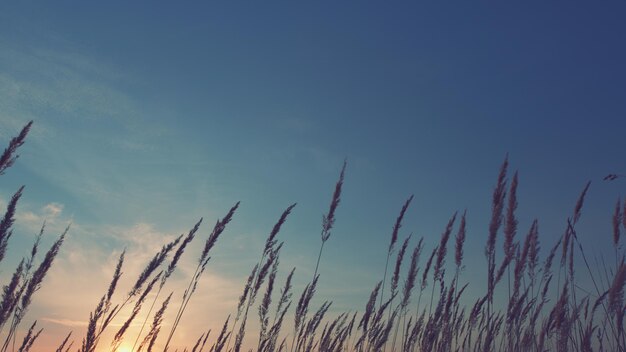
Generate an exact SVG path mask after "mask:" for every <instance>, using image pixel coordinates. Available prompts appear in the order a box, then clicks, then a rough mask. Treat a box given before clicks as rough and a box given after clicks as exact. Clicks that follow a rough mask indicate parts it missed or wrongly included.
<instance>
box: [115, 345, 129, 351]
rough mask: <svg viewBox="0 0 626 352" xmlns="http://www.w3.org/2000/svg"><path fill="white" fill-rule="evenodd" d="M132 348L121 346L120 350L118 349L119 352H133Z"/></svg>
mask: <svg viewBox="0 0 626 352" xmlns="http://www.w3.org/2000/svg"><path fill="white" fill-rule="evenodd" d="M131 351H132V348H131V347H130V346H128V345H121V346H120V348H118V349H117V352H131Z"/></svg>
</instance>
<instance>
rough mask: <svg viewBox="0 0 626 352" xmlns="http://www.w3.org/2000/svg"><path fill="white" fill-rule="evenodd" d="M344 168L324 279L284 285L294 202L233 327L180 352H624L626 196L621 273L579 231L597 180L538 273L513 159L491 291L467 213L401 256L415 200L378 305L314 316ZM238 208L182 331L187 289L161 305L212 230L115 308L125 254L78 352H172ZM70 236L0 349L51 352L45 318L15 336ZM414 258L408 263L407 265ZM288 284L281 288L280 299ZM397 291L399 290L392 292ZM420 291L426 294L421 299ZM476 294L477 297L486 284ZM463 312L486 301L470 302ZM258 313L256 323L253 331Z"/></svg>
mask: <svg viewBox="0 0 626 352" xmlns="http://www.w3.org/2000/svg"><path fill="white" fill-rule="evenodd" d="M31 126H32V122H29V123H28V124H27V125H26V126H25V127H24V128H23V129H22V131H21V132H20V133H19V135H18V136H17V137H15V138H13V139H12V140H11V141H10V142H9V146H8V147H7V148H6V149H5V151H4V153H3V154H2V156H1V157H0V175H1V174H4V172H5V171H7V169H9V168H10V166H11V165H13V164H14V162H15V161H16V159H17V157H18V155H17V150H18V148H19V147H20V146H21V145H22V144H23V143H24V141H25V138H26V136H27V134H28V132H29V130H30V128H31ZM346 166H347V163H346V162H344V164H343V166H342V168H341V172H340V175H339V179H338V181H337V183H336V185H335V189H334V192H333V195H332V197H331V203H330V208H329V210H328V213H326V214H325V215H323V217H322V229H321V240H322V242H321V246H320V249H319V252H318V253H317V262H316V265H315V271H314V275H313V278H312V280H311V281H310V282H309V283H308V284H307V285H306V286H305V287H304V289H303V290H302V292H294V289H293V287H292V279H293V277H294V275H296V268H292V269H291V270H290V271H289V273H288V276H287V278H286V281H285V282H284V284H282V285H280V284H279V283H278V282H277V273H278V272H279V271H280V270H281V266H280V254H281V249H282V245H283V242H280V241H279V240H278V239H277V238H278V235H279V232H280V229H281V227H282V225H283V224H284V223H285V222H286V221H287V219H288V216H289V215H290V213H291V212H292V211H293V210H294V207H295V204H293V205H291V206H289V207H287V208H286V209H285V210H284V211H283V213H282V214H281V216H280V217H279V219H278V221H277V222H276V224H275V225H274V227H273V228H272V229H271V231H270V234H269V236H268V238H267V240H266V243H265V246H264V247H263V249H262V252H261V255H260V260H259V261H258V263H257V264H256V265H255V266H254V267H253V268H252V269H251V272H250V275H249V276H248V279H247V280H246V281H245V283H244V288H243V291H242V294H241V296H240V297H239V302H238V305H237V308H236V312H233V313H234V314H233V315H234V318H233V317H232V316H231V315H229V316H228V317H226V319H225V321H224V324H223V327H222V329H221V330H220V332H218V333H217V332H216V333H211V330H210V329H208V330H206V332H204V333H202V334H201V335H200V336H197V337H195V338H193V339H191V340H189V341H186V347H185V346H182V347H181V346H177V347H176V350H178V351H182V350H185V351H192V352H201V351H209V352H220V351H229V352H230V351H235V352H238V351H240V350H242V349H243V350H246V351H248V350H251V351H324V352H326V351H359V352H362V351H381V350H388V351H411V352H412V351H441V352H443V351H626V333H624V314H625V313H626V304H625V301H624V300H625V298H624V287H625V285H626V264H625V254H626V253H625V252H624V249H623V245H622V241H623V240H622V237H621V232H622V231H623V230H626V216H625V212H626V201H624V203H625V204H624V207H623V206H622V202H620V200H619V199H618V201H617V203H616V206H615V210H614V213H613V216H612V229H613V233H612V234H610V235H607V241H611V242H610V243H612V244H613V247H614V253H613V254H612V255H614V256H615V261H614V264H611V265H606V264H604V262H603V264H601V265H597V266H596V267H593V270H592V266H591V265H590V264H589V260H588V258H587V254H586V253H585V250H584V248H583V247H582V245H581V243H580V241H579V240H578V234H577V229H576V225H577V223H578V221H579V219H580V218H581V216H582V209H583V205H584V199H585V196H586V194H587V192H588V191H589V189H590V183H587V184H586V185H585V186H584V187H583V191H582V193H581V195H580V197H579V199H578V201H577V202H576V204H575V206H574V211H573V213H572V215H571V217H570V218H568V219H566V221H565V229H564V232H563V235H562V236H561V237H560V238H559V239H558V241H557V242H556V243H555V244H553V245H552V246H550V247H549V248H550V251H549V252H548V253H547V255H546V256H545V258H544V259H543V262H540V260H541V259H540V248H541V246H540V232H539V220H534V221H533V222H532V225H531V226H530V228H529V229H528V230H527V232H526V234H525V236H523V237H524V238H519V237H520V236H521V235H520V234H518V230H519V229H518V222H517V219H516V215H515V212H516V209H517V206H518V204H517V187H518V183H519V182H520V180H519V179H518V174H517V172H515V173H514V175H513V178H512V181H511V182H510V184H509V181H508V179H507V177H508V167H509V161H508V156H507V158H505V160H504V162H503V164H502V166H501V168H500V172H499V173H498V176H497V180H496V186H495V188H494V192H493V198H492V213H491V220H490V223H489V227H488V229H487V231H486V245H485V259H486V270H485V272H486V274H487V280H486V282H485V283H486V287H485V288H484V291H483V293H482V294H479V295H478V296H477V297H467V295H466V294H465V289H466V288H467V287H468V285H469V283H467V282H464V281H463V269H464V267H465V266H464V264H463V257H464V255H463V244H464V242H465V240H466V233H467V222H466V219H467V211H464V212H463V213H462V215H461V216H460V220H459V221H457V220H458V218H459V216H458V213H455V214H453V215H452V217H451V218H450V220H449V221H448V223H447V224H446V225H445V226H444V230H443V232H442V234H441V238H440V241H439V243H432V244H430V245H432V246H433V247H432V248H430V249H426V248H425V247H426V246H428V245H429V244H427V243H424V239H423V238H420V239H419V240H418V241H417V243H415V244H412V241H413V237H412V235H408V236H406V237H405V238H404V239H403V240H402V242H401V243H402V245H401V247H400V249H399V251H398V252H397V254H394V253H395V246H396V243H397V241H398V240H399V237H400V235H401V234H400V231H399V230H400V228H401V223H402V220H403V218H405V216H410V214H409V213H408V208H409V204H410V203H411V201H412V200H413V196H410V197H409V198H408V200H407V201H406V202H405V203H404V205H403V206H402V208H401V210H400V213H399V215H398V217H397V218H396V221H395V225H394V226H393V228H392V234H391V241H390V244H389V246H388V247H387V248H381V256H384V255H385V254H386V264H385V270H384V273H383V275H382V280H381V281H379V282H378V283H375V284H374V282H373V283H372V284H373V287H374V288H373V290H372V292H371V293H370V295H369V299H368V300H367V301H366V302H363V304H364V309H363V311H362V312H343V313H333V314H331V311H330V307H331V306H332V301H330V300H327V301H324V302H323V303H322V304H321V306H319V307H317V308H315V307H313V306H312V302H314V300H313V298H314V297H315V296H316V294H317V292H316V291H317V288H318V287H319V286H320V285H324V275H323V273H324V270H320V262H321V258H322V252H323V249H324V245H325V244H326V242H327V241H328V240H329V239H330V235H331V230H332V228H333V225H334V223H335V221H336V211H337V209H338V207H339V204H340V200H341V195H342V194H341V193H342V187H343V184H344V178H345V171H346ZM620 177H621V175H618V174H610V175H609V176H607V177H605V180H606V181H614V180H616V179H618V178H620ZM23 193H24V187H20V188H19V189H18V190H17V191H16V192H15V193H14V195H13V196H12V198H11V200H10V201H9V202H8V204H7V208H6V210H5V212H4V216H3V217H2V220H0V264H3V262H2V260H3V259H4V254H5V253H6V250H7V248H8V245H9V240H10V238H11V236H12V234H13V225H14V220H15V212H16V205H17V204H18V202H19V201H20V199H21V197H22V195H23ZM238 207H239V203H238V202H237V203H235V205H234V206H232V207H231V208H230V210H229V211H228V212H227V214H226V215H225V216H224V217H223V218H221V219H218V220H217V221H216V224H215V226H214V227H213V230H212V231H211V232H210V234H209V236H208V237H207V238H206V239H205V242H204V246H203V251H202V254H201V256H200V258H199V259H198V263H197V267H196V270H195V273H194V274H193V275H192V276H191V278H190V281H189V284H188V286H187V287H186V289H185V290H184V292H182V298H181V299H180V303H179V307H178V310H177V313H176V318H175V320H174V322H173V324H172V325H171V326H164V325H163V317H164V315H165V314H166V312H167V309H169V308H171V303H172V299H173V298H174V297H176V295H177V294H178V295H180V294H181V292H172V293H170V294H169V295H168V296H167V297H166V298H165V299H160V298H159V296H160V292H161V289H162V288H163V286H164V284H165V282H166V280H167V278H169V277H170V276H171V274H172V273H173V272H174V270H175V269H176V266H177V264H178V262H179V260H180V258H181V257H182V256H183V255H184V252H185V249H186V248H187V247H188V245H189V244H190V243H191V242H192V241H193V240H194V239H195V238H196V237H197V236H198V235H199V233H201V229H200V228H201V223H202V219H200V221H198V222H197V223H196V224H195V226H193V227H192V229H191V230H190V231H189V232H188V234H187V235H186V236H184V237H183V235H181V236H180V237H178V238H177V239H175V240H174V241H172V242H170V243H166V244H164V245H163V247H162V249H161V250H160V251H159V252H157V253H155V255H154V257H153V258H152V260H151V261H149V262H148V263H146V266H145V268H144V270H143V271H142V272H141V274H140V275H139V277H138V278H137V280H136V281H135V284H134V285H133V286H132V287H131V288H130V290H129V292H128V294H126V295H124V298H123V299H122V300H121V301H120V302H117V303H116V302H115V301H114V296H115V295H114V294H115V292H117V291H118V290H119V288H118V282H119V279H120V277H121V276H122V275H123V267H124V263H125V260H127V259H126V253H125V252H122V254H121V255H120V258H119V260H118V263H117V266H116V269H115V273H114V275H113V278H112V280H111V282H110V284H109V286H108V289H107V291H106V292H105V293H104V294H103V296H102V297H101V298H100V299H99V300H97V301H96V302H97V304H96V308H95V309H94V311H93V312H91V313H89V316H88V319H87V323H88V325H87V329H86V331H85V332H84V336H81V337H79V339H80V340H79V341H81V342H80V347H78V348H75V349H74V350H78V351H81V352H93V351H96V350H97V349H98V348H100V349H102V348H104V349H108V350H112V351H115V350H116V349H117V348H118V347H119V346H120V344H121V343H122V342H123V341H125V340H129V341H134V346H133V350H134V351H154V350H156V349H157V347H156V346H160V345H163V346H164V347H162V348H160V350H168V349H169V348H170V345H171V344H172V340H173V338H174V337H176V330H177V327H178V326H179V324H181V322H182V323H183V324H184V320H183V316H184V312H185V311H186V310H187V309H188V308H189V304H190V300H191V297H192V296H193V293H194V292H195V291H196V288H197V285H198V283H199V278H200V277H201V275H202V273H203V272H204V271H205V269H206V267H207V265H208V264H209V261H210V258H211V257H210V256H209V254H210V251H211V250H212V249H213V248H214V247H215V245H216V243H217V241H218V240H219V238H220V237H221V236H222V235H223V234H224V233H226V232H227V231H226V230H227V225H228V224H229V223H230V222H231V221H232V220H233V217H234V214H235V212H236V210H237V208H238ZM457 224H458V225H457ZM68 229H69V227H68ZM68 229H66V231H65V232H63V233H62V234H61V236H60V237H59V239H58V240H57V241H56V242H55V243H54V244H53V245H52V247H51V248H50V249H49V250H48V252H47V253H46V254H45V255H44V257H43V258H42V259H41V260H39V259H38V257H37V254H38V252H39V239H40V238H41V234H43V232H44V226H42V229H41V231H40V234H39V236H38V237H37V239H36V240H35V243H34V245H33V247H32V250H31V253H30V255H29V256H28V257H26V258H24V259H23V260H22V261H20V263H19V264H18V265H17V267H16V268H15V269H14V270H11V272H13V274H12V275H11V278H10V280H9V281H8V282H7V283H5V285H4V286H3V290H2V298H1V300H0V334H3V335H2V336H3V337H4V338H3V341H4V343H3V345H2V349H1V351H0V352H4V351H7V350H9V349H10V350H11V351H14V350H17V351H29V350H43V349H42V348H38V346H37V339H38V337H39V336H40V335H41V333H42V330H43V329H41V328H39V329H37V322H36V321H35V322H28V323H29V324H31V325H30V328H29V329H28V330H26V332H25V333H24V336H20V337H18V336H16V335H17V332H18V327H19V326H20V324H21V323H22V320H23V318H24V316H25V312H26V311H27V309H28V307H29V306H30V304H31V302H32V301H33V297H34V295H35V293H36V292H37V290H38V289H39V288H40V287H41V285H42V283H43V282H44V279H45V276H46V274H47V272H48V271H49V269H50V267H51V266H52V265H53V262H54V259H55V257H56V256H57V255H58V253H59V250H60V248H61V246H62V244H63V241H64V239H65V234H66V233H67V231H68ZM452 236H454V240H453V242H454V258H453V259H454V273H453V274H452V275H450V274H448V275H446V274H447V273H446V268H448V267H450V266H452V264H450V265H446V257H447V255H448V252H449V250H448V249H449V248H448V247H449V246H451V244H450V238H451V237H452ZM499 237H501V238H502V239H501V240H502V253H498V249H497V248H498V245H497V243H498V241H499ZM559 249H560V252H561V258H560V261H559V262H558V264H557V266H556V267H555V266H554V264H555V263H554V258H555V256H556V255H557V251H558V250H559ZM424 250H427V252H426V253H428V255H427V260H426V262H425V264H423V265H421V264H420V257H421V254H422V252H423V251H424ZM451 250H452V249H451V248H450V251H451ZM385 252H386V253H385ZM409 253H410V254H411V255H410V260H409V259H408V258H407V257H408V255H409ZM312 254H313V255H314V253H312ZM392 255H396V261H395V265H394V266H393V272H392V273H391V277H390V281H389V286H388V287H386V286H385V284H386V281H387V274H388V273H387V271H388V269H389V268H388V265H389V260H390V258H392ZM498 258H499V259H498ZM575 258H577V259H575ZM575 260H582V263H583V264H584V267H583V268H584V269H586V272H584V273H576V271H575V265H574V262H575ZM37 263H38V264H37ZM392 263H393V262H392ZM596 263H597V261H596ZM322 269H323V268H322ZM431 269H432V270H431ZM403 274H404V277H403ZM505 274H506V275H505ZM419 275H421V277H420V276H419ZM577 275H578V276H580V275H586V276H589V277H590V278H591V280H592V283H593V288H592V290H591V293H584V291H582V290H581V289H579V285H578V281H577ZM373 276H374V275H373ZM503 281H506V284H505V283H503ZM401 284H402V285H401ZM429 284H432V286H431V288H430V291H431V295H430V297H429V302H427V303H426V304H427V305H428V307H426V305H424V306H422V302H421V300H422V295H423V293H424V291H425V290H426V288H427V287H428V285H429ZM157 286H158V287H157ZM278 287H281V288H280V290H279V291H278ZM386 289H387V290H388V292H385V291H386ZM417 289H419V294H418V297H417V300H415V299H414V294H415V290H417ZM153 290H156V292H157V294H156V295H155V297H154V299H153V300H152V302H151V304H150V308H149V309H148V317H146V320H145V321H144V322H143V324H142V328H141V330H140V331H139V333H138V335H137V336H130V332H129V326H130V324H131V323H132V322H133V320H134V319H135V318H136V316H137V315H138V314H139V312H140V311H142V310H143V309H144V305H147V304H146V299H147V297H148V295H149V293H150V292H152V291H153ZM473 292H477V287H475V285H474V287H473ZM294 294H297V295H296V296H295V297H297V300H294ZM502 294H504V295H505V297H506V300H505V301H506V303H505V304H503V305H502V304H498V303H496V302H494V297H495V296H496V295H502ZM257 298H259V299H257ZM330 298H331V299H332V297H330ZM463 302H474V303H473V304H471V305H465V304H464V303H463ZM156 303H159V305H158V307H160V308H159V309H158V310H157V311H156V312H155V313H154V314H152V310H153V307H154V306H155V304H156ZM127 305H132V307H133V309H132V313H131V314H130V316H126V317H122V316H121V315H120V314H118V313H119V312H120V311H121V310H122V308H123V307H125V306H127ZM292 308H293V309H292ZM255 312H256V314H254V313H255ZM290 312H292V313H293V322H292V323H291V324H290V323H289V322H287V321H286V320H287V317H288V316H289V317H290V316H291V315H288V314H290ZM250 313H253V314H250ZM255 315H256V316H257V317H258V321H253V319H254V318H253V317H254V316H255ZM148 318H149V319H150V321H151V323H150V325H149V329H147V331H146V332H145V333H144V329H143V328H144V327H145V324H146V323H147V320H148ZM113 322H115V324H113ZM250 324H255V325H254V326H255V327H256V326H258V334H259V336H258V337H254V338H252V339H250V338H249V339H248V340H251V341H256V343H255V345H249V346H245V347H244V341H246V339H245V337H246V333H247V332H249V331H250V330H251V329H250V328H249V327H250V326H251V325H250ZM113 326H116V327H117V328H116V329H115V331H112V332H115V334H114V337H113V339H112V341H106V342H102V341H101V339H102V336H103V333H104V332H105V331H107V332H109V331H111V329H113ZM5 327H7V329H4V328H5ZM5 330H6V331H5ZM163 330H167V334H162V332H163ZM73 336H75V335H74V334H73V333H72V332H68V334H67V335H66V336H65V338H63V339H62V340H61V339H59V345H58V348H56V351H59V352H60V351H70V350H72V346H74V340H73V339H72V338H73ZM20 341H21V342H20ZM103 346H106V347H103Z"/></svg>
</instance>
